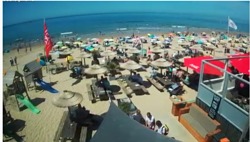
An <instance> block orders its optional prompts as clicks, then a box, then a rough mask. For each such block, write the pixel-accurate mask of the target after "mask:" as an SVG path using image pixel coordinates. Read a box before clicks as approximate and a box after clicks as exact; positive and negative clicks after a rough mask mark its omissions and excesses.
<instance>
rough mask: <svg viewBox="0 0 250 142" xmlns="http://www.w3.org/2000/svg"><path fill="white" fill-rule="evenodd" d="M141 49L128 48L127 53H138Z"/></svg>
mask: <svg viewBox="0 0 250 142" xmlns="http://www.w3.org/2000/svg"><path fill="white" fill-rule="evenodd" d="M140 52H141V51H140V50H138V49H137V48H129V49H128V51H127V53H130V54H137V53H140Z"/></svg>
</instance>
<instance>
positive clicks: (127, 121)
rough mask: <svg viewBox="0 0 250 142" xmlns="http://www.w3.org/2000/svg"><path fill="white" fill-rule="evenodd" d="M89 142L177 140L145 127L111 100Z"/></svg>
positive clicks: (159, 141)
mask: <svg viewBox="0 0 250 142" xmlns="http://www.w3.org/2000/svg"><path fill="white" fill-rule="evenodd" d="M90 142H179V141H177V140H174V139H172V138H170V137H166V136H163V135H161V134H158V133H156V132H155V131H152V130H149V129H147V128H146V127H145V126H143V125H141V124H140V123H138V122H137V121H134V120H133V119H131V118H130V117H129V116H127V115H126V114H125V113H124V112H122V111H121V110H120V109H119V108H118V107H117V106H116V105H115V104H114V103H113V102H111V104H110V107H109V110H108V112H107V113H106V114H105V117H104V120H103V121H102V123H101V125H100V126H99V128H98V130H97V132H96V134H95V135H94V136H93V138H92V139H91V140H90Z"/></svg>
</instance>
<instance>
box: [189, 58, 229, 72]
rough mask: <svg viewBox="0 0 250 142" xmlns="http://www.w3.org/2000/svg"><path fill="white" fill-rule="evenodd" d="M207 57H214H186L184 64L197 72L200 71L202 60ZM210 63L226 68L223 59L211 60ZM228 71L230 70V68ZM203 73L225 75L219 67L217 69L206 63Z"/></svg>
mask: <svg viewBox="0 0 250 142" xmlns="http://www.w3.org/2000/svg"><path fill="white" fill-rule="evenodd" d="M206 59H213V58H212V57H211V56H201V57H196V58H185V59H184V65H185V66H186V67H188V68H191V69H192V70H194V71H195V72H197V73H200V70H201V63H202V60H206ZM209 63H211V64H213V65H215V66H217V67H220V68H222V69H224V68H225V64H224V63H223V62H221V61H209ZM228 71H230V70H229V69H228ZM203 74H211V75H218V76H221V75H223V72H221V71H220V70H218V69H216V68H214V67H212V66H210V65H208V64H205V66H204V72H203Z"/></svg>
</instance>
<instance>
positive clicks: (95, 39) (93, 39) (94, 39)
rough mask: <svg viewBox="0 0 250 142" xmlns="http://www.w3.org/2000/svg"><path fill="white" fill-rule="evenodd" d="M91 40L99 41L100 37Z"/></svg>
mask: <svg viewBox="0 0 250 142" xmlns="http://www.w3.org/2000/svg"><path fill="white" fill-rule="evenodd" d="M90 41H98V42H99V39H98V38H92V39H91V40H90Z"/></svg>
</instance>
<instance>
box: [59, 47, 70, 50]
mask: <svg viewBox="0 0 250 142" xmlns="http://www.w3.org/2000/svg"><path fill="white" fill-rule="evenodd" d="M67 48H68V46H62V47H61V48H60V50H65V49H67Z"/></svg>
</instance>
